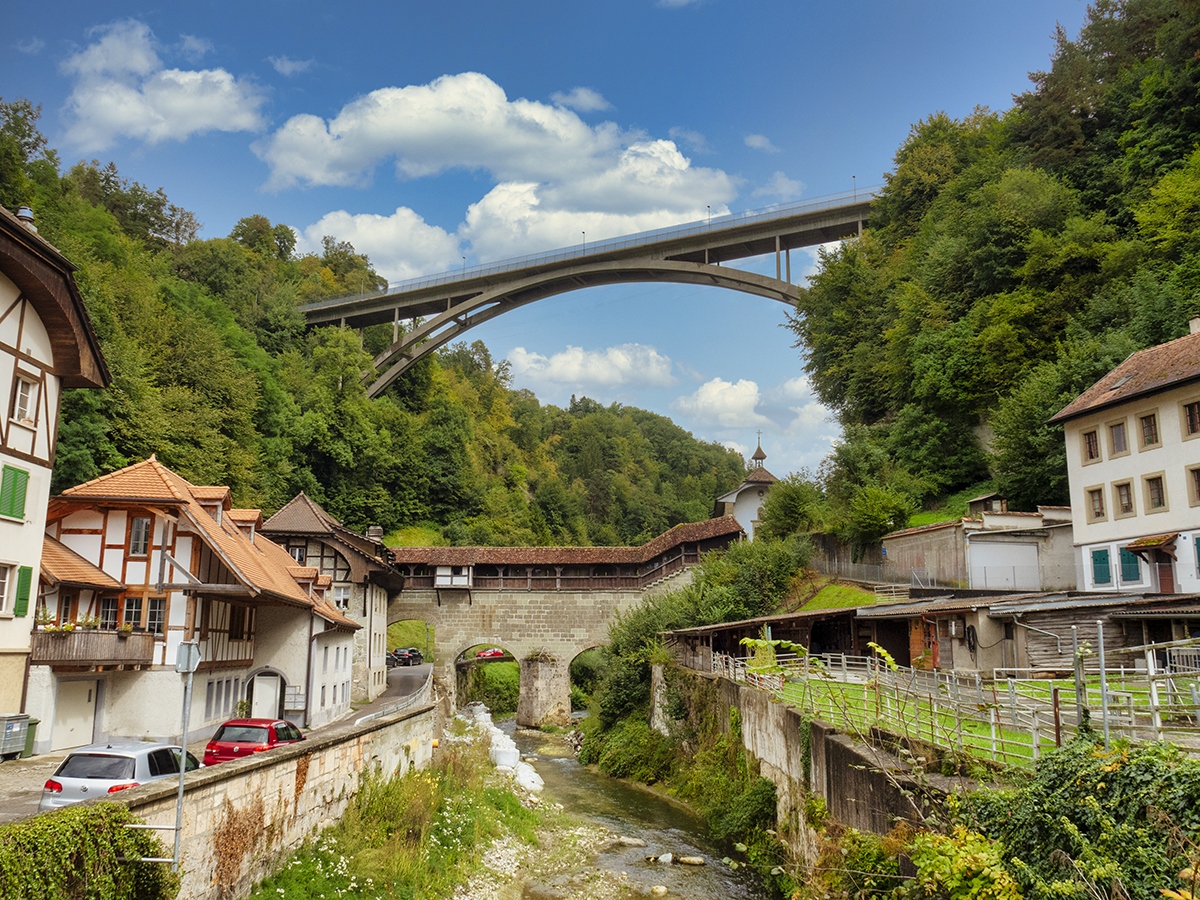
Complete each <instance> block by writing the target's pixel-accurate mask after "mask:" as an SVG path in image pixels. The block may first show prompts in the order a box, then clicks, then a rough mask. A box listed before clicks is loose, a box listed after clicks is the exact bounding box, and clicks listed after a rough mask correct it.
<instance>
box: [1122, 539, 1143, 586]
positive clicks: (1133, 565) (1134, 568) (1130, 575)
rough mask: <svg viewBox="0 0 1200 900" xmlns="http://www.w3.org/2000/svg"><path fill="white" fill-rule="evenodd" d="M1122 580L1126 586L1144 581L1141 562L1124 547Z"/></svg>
mask: <svg viewBox="0 0 1200 900" xmlns="http://www.w3.org/2000/svg"><path fill="white" fill-rule="evenodd" d="M1121 580H1122V581H1123V582H1125V583H1126V584H1129V583H1131V582H1134V581H1141V580H1142V566H1141V560H1139V559H1138V557H1137V554H1136V553H1130V552H1129V551H1128V550H1126V549H1125V548H1124V547H1122V548H1121Z"/></svg>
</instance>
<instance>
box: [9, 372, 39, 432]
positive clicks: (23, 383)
mask: <svg viewBox="0 0 1200 900" xmlns="http://www.w3.org/2000/svg"><path fill="white" fill-rule="evenodd" d="M15 387H16V390H15V391H14V392H13V418H14V419H16V420H17V421H18V422H22V423H25V424H28V425H31V424H33V423H34V422H36V421H37V401H38V385H37V382H36V381H34V380H32V379H30V378H26V377H24V376H22V375H17V380H16V385H15Z"/></svg>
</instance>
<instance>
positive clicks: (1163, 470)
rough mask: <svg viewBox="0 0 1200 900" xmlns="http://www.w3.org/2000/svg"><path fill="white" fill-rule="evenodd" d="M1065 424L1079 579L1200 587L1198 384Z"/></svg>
mask: <svg viewBox="0 0 1200 900" xmlns="http://www.w3.org/2000/svg"><path fill="white" fill-rule="evenodd" d="M1064 432H1065V436H1066V447H1067V472H1068V477H1069V479H1070V484H1071V493H1072V497H1071V499H1072V506H1073V508H1074V517H1073V527H1074V532H1075V544H1076V549H1077V554H1076V571H1077V574H1078V582H1079V588H1080V589H1081V590H1097V591H1105V590H1111V591H1127V590H1128V591H1144V592H1159V591H1163V592H1173V593H1180V592H1193V591H1200V567H1198V565H1197V559H1196V551H1195V537H1194V533H1195V532H1196V531H1197V530H1200V384H1196V383H1193V384H1187V385H1184V386H1181V387H1175V388H1172V389H1169V390H1164V391H1161V392H1159V393H1156V394H1153V395H1150V396H1143V397H1136V398H1131V399H1130V400H1129V401H1127V402H1125V403H1122V404H1119V405H1114V406H1112V407H1109V408H1107V409H1098V410H1095V411H1093V412H1091V413H1090V414H1087V415H1084V416H1081V417H1079V418H1077V419H1074V420H1068V421H1067V422H1066V423H1065V424H1064ZM1171 535H1178V537H1177V538H1175V539H1173V540H1171V539H1168V540H1164V541H1162V542H1161V546H1155V547H1152V548H1150V549H1146V550H1143V551H1142V552H1140V553H1132V552H1130V551H1129V550H1126V549H1124V548H1126V547H1128V546H1129V545H1130V544H1131V543H1133V542H1134V541H1138V540H1147V539H1153V538H1154V537H1156V536H1166V537H1167V538H1169V537H1170V536H1171ZM1152 542H1153V541H1152Z"/></svg>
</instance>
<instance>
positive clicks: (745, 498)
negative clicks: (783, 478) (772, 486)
mask: <svg viewBox="0 0 1200 900" xmlns="http://www.w3.org/2000/svg"><path fill="white" fill-rule="evenodd" d="M768 490H769V488H768V486H767V485H765V484H751V485H748V486H747V487H745V488H743V489H742V490H741V491H739V492H738V495H737V499H736V500H734V501H733V517H734V518H735V519H737V520H738V524H739V525H741V526H742V530H743V531H745V532H746V539H747V540H751V541H752V540H754V524H755V522H757V521H758V511H759V509H761V508H762V505H763V504H764V503H766V501H767V491H768Z"/></svg>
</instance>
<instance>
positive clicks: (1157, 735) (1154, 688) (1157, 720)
mask: <svg viewBox="0 0 1200 900" xmlns="http://www.w3.org/2000/svg"><path fill="white" fill-rule="evenodd" d="M1154 663H1155V660H1154V651H1153V650H1152V649H1151V648H1149V647H1147V648H1146V677H1147V681H1148V682H1149V687H1150V724H1151V725H1152V726H1154V739H1155V740H1156V741H1161V740H1162V714H1161V713H1160V712H1159V711H1158V679H1157V678H1156V675H1157V672H1156V671H1155V667H1154ZM1132 720H1133V717H1132V716H1130V725H1131V726H1132V724H1133V721H1132ZM1131 730H1132V729H1131ZM1130 737H1133V734H1131V735H1130Z"/></svg>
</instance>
